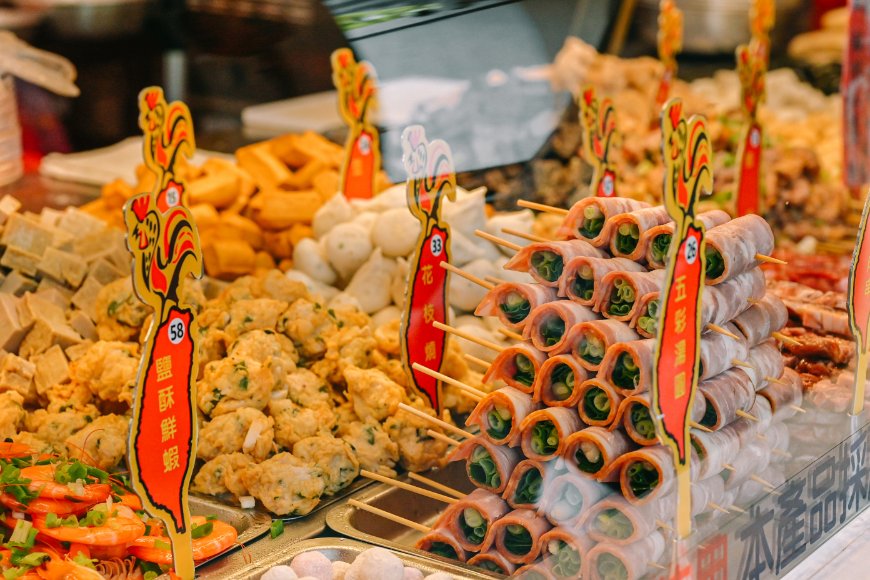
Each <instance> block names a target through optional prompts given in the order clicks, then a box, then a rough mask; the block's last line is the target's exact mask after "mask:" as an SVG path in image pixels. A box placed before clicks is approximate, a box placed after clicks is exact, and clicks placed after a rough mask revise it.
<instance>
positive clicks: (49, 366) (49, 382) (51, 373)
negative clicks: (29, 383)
mask: <svg viewBox="0 0 870 580" xmlns="http://www.w3.org/2000/svg"><path fill="white" fill-rule="evenodd" d="M33 362H34V363H36V373H35V374H34V383H35V384H36V392H37V393H38V394H40V395H44V394H45V393H47V392H48V390H49V389H50V388H51V387H53V386H54V385H56V384H58V383H63V382H65V381H67V380H68V379H69V361H68V360H67V358H66V355H65V354H64V353H63V349H62V348H60V346H58V345H54V346H52V347H51V348H49V349H48V350H46V351H45V352H44V353H42V354H41V355H39V356H38V357H36V358H34V360H33Z"/></svg>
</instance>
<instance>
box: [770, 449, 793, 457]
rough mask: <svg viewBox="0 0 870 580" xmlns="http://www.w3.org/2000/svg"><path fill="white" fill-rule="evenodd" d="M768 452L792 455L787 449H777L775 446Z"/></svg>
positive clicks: (786, 455) (784, 455)
mask: <svg viewBox="0 0 870 580" xmlns="http://www.w3.org/2000/svg"><path fill="white" fill-rule="evenodd" d="M770 452H771V453H773V454H774V455H779V456H780V457H792V454H791V453H789V452H788V451H784V450H782V449H777V448H776V447H774V448H773V449H771V450H770Z"/></svg>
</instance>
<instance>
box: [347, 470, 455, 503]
mask: <svg viewBox="0 0 870 580" xmlns="http://www.w3.org/2000/svg"><path fill="white" fill-rule="evenodd" d="M359 473H360V475H362V476H363V477H367V478H369V479H373V480H375V481H380V482H381V483H386V484H387V485H392V486H393V487H397V488H399V489H404V490H405V491H410V492H411V493H416V494H418V495H422V496H425V497H428V498H432V499H435V500H438V501H441V502H444V503H449V504H451V505H452V504H454V503H456V502H458V501H459V500H458V499H457V498H455V497H450V496H446V495H444V494H442V493H438V492H436V491H429V490H428V489H423V488H422V487H417V486H416V485H411V484H409V483H405V482H404V481H399V480H398V479H393V478H392V477H385V476H383V475H380V474H377V473H374V472H371V471H368V470H365V469H362V470H360V472H359Z"/></svg>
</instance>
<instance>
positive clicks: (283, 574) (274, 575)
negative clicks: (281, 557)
mask: <svg viewBox="0 0 870 580" xmlns="http://www.w3.org/2000/svg"><path fill="white" fill-rule="evenodd" d="M297 578H298V576H297V575H296V572H294V571H293V568H291V567H290V566H283V565H282V566H272V567H271V568H269V569H268V570H266V573H265V574H263V575H262V576H260V580H296V579H297Z"/></svg>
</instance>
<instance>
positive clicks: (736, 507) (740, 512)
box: [728, 504, 746, 514]
mask: <svg viewBox="0 0 870 580" xmlns="http://www.w3.org/2000/svg"><path fill="white" fill-rule="evenodd" d="M728 509H730V510H734V511H735V512H737V513H738V514H745V513H746V510H745V509H743V508H742V507H740V506H737V505H734V504H731V505H730V506H728Z"/></svg>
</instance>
